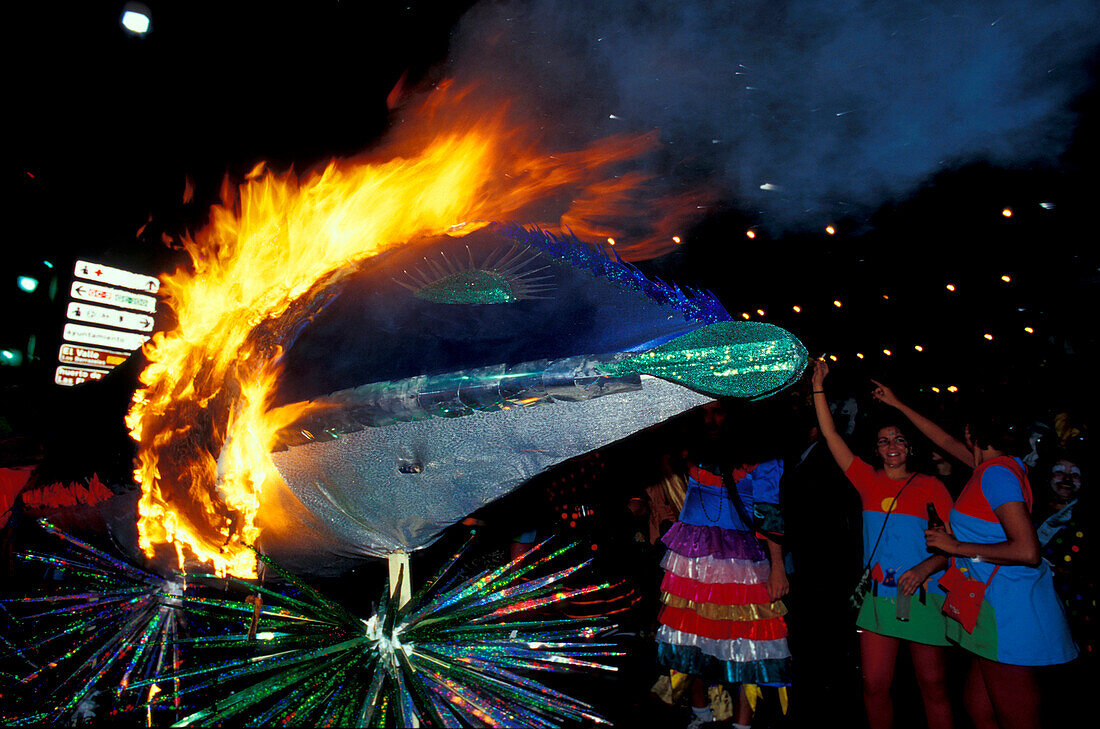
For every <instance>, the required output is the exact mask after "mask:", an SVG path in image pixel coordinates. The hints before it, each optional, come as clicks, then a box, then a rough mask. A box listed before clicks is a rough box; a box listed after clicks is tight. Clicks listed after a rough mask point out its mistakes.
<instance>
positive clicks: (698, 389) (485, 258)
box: [257, 224, 807, 573]
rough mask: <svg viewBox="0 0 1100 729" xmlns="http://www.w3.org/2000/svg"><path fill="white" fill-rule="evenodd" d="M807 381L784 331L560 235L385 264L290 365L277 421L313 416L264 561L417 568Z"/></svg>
mask: <svg viewBox="0 0 1100 729" xmlns="http://www.w3.org/2000/svg"><path fill="white" fill-rule="evenodd" d="M806 364H807V354H806V349H805V348H804V347H803V346H802V344H801V343H800V342H799V341H798V339H797V338H795V337H794V336H793V335H791V334H790V333H789V332H787V331H785V330H784V329H782V328H780V327H777V326H773V325H770V324H766V323H759V322H741V321H737V322H735V321H733V320H732V318H731V317H730V315H729V314H728V313H727V312H726V311H725V309H724V308H723V307H722V305H721V304H720V303H719V301H718V300H717V298H716V297H715V296H714V295H713V294H711V293H709V292H705V291H698V290H692V289H682V288H680V287H678V286H676V285H673V284H667V283H665V282H663V281H660V280H655V279H651V278H648V277H647V276H645V275H644V274H643V273H642V272H641V271H640V270H638V269H637V268H636V267H634V266H632V265H630V264H628V263H625V262H623V261H622V260H621V259H620V258H619V257H618V256H617V255H614V254H610V255H609V254H608V253H606V252H604V251H603V250H601V249H599V248H597V247H595V246H592V245H589V244H586V243H584V242H582V241H580V240H578V239H577V238H576V237H574V236H572V235H569V234H566V235H560V236H559V235H554V234H551V233H548V232H545V231H542V230H540V229H536V228H525V227H522V226H519V225H515V224H510V225H490V226H488V227H485V228H483V229H481V230H478V231H476V232H474V233H471V234H469V235H466V236H464V237H461V238H451V237H441V238H439V239H433V240H428V241H421V242H419V243H416V244H413V245H410V246H406V247H404V248H401V249H398V250H394V251H391V252H388V253H386V254H383V255H380V256H377V257H375V258H373V259H370V260H369V261H368V262H367V263H366V264H365V265H363V267H362V268H361V269H360V270H359V271H358V272H357V273H356V274H355V275H354V276H351V277H348V278H346V279H345V280H344V281H343V282H342V283H341V284H340V290H339V293H338V294H337V295H335V296H334V297H333V298H331V300H330V302H329V303H328V304H327V305H326V306H325V307H324V308H323V310H321V311H320V312H319V313H318V314H317V315H316V316H314V317H313V318H312V321H310V322H309V324H308V326H304V327H303V328H302V331H301V332H300V333H298V335H297V337H296V339H295V340H294V341H293V343H292V344H291V345H290V346H289V347H288V349H287V351H286V354H285V356H284V359H283V365H284V376H283V377H282V378H281V379H280V383H279V386H278V390H277V393H276V398H277V403H276V404H288V403H304V402H307V401H308V402H309V404H310V405H311V407H310V408H308V412H309V414H308V415H306V416H304V417H303V418H302V419H300V420H298V421H297V422H294V423H293V424H292V425H291V426H289V427H286V428H284V429H283V430H282V431H281V432H280V434H279V439H278V441H279V442H278V445H277V447H276V450H275V452H274V453H272V456H271V458H272V460H273V462H274V464H275V466H276V467H277V469H278V471H279V473H280V474H281V476H282V478H283V480H284V481H285V489H283V488H282V487H280V490H279V493H274V494H268V495H267V499H268V500H269V501H270V502H271V506H272V507H273V508H270V509H267V508H262V509H261V510H260V512H259V517H258V522H257V524H258V526H260V527H261V530H262V537H261V547H262V548H263V549H264V551H266V552H268V553H269V554H272V555H274V556H275V557H276V558H277V559H279V560H281V561H282V562H283V563H284V564H287V565H288V566H290V567H291V568H292V569H294V570H295V571H301V572H307V573H321V572H325V571H326V569H327V568H328V567H329V566H335V565H336V564H339V563H340V562H342V561H344V560H346V559H348V558H352V559H354V558H362V557H371V556H373V557H386V556H392V555H393V554H395V553H410V552H413V551H415V550H418V549H421V548H423V547H426V546H428V545H430V544H431V543H432V542H433V541H435V540H436V539H437V538H438V537H439V536H440V535H441V534H442V532H443V531H444V530H445V529H446V528H447V527H448V526H450V525H452V524H454V523H455V522H457V521H459V520H461V519H463V518H464V517H466V516H468V515H469V514H471V513H472V512H474V511H475V510H477V509H478V508H480V507H481V506H483V505H485V504H487V503H489V502H491V501H493V500H495V499H497V498H500V497H502V496H504V495H505V494H507V493H509V492H511V491H513V490H514V489H516V488H518V487H519V486H520V485H522V484H523V483H524V482H526V481H528V480H529V479H531V478H532V477H533V476H535V475H537V474H538V473H540V472H542V471H544V470H546V469H548V468H551V467H552V466H554V465H555V464H558V463H561V462H562V461H565V460H567V459H569V458H572V457H575V456H578V455H581V454H584V453H587V452H589V451H592V450H595V449H598V448H601V447H603V446H605V445H607V444H610V443H612V442H615V441H618V440H620V439H623V438H625V437H627V436H629V435H631V434H632V433H635V432H637V431H639V430H641V429H644V428H646V427H648V426H651V425H654V424H656V423H659V422H661V421H663V420H666V419H668V418H670V417H672V416H675V415H677V414H679V413H681V412H683V411H685V410H688V409H690V408H692V407H695V406H698V405H701V404H703V403H706V402H708V401H711V400H713V399H715V398H716V397H739V398H749V399H760V398H764V397H768V396H769V395H771V394H773V393H775V392H778V391H779V390H782V389H783V388H785V387H787V386H788V385H790V384H792V383H793V382H795V381H796V380H797V379H798V378H799V377H800V375H801V374H802V372H803V370H804V369H805V367H806ZM275 506H278V508H274V507H275Z"/></svg>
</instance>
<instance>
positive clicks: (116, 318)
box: [66, 301, 153, 332]
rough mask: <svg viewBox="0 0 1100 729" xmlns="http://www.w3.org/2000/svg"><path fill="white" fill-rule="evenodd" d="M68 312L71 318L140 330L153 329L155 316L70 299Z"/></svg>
mask: <svg viewBox="0 0 1100 729" xmlns="http://www.w3.org/2000/svg"><path fill="white" fill-rule="evenodd" d="M66 313H67V314H68V317H69V318H70V319H73V320H75V321H90V322H94V323H96V324H103V325H106V326H109V327H118V328H120V329H133V330H135V331H139V332H151V331H153V317H151V316H149V315H148V314H134V313H132V312H129V311H119V310H118V309H107V308H105V307H102V306H96V305H94V304H84V303H81V302H79V301H70V302H69V308H68V309H67V311H66Z"/></svg>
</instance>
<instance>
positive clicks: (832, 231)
mask: <svg viewBox="0 0 1100 729" xmlns="http://www.w3.org/2000/svg"><path fill="white" fill-rule="evenodd" d="M825 232H826V233H828V234H829V235H836V228H834V227H833V226H831V225H826V226H825Z"/></svg>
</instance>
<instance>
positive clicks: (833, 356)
mask: <svg viewBox="0 0 1100 729" xmlns="http://www.w3.org/2000/svg"><path fill="white" fill-rule="evenodd" d="M829 359H831V360H832V361H834V362H836V355H835V354H830V355H829Z"/></svg>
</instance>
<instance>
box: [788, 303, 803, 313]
mask: <svg viewBox="0 0 1100 729" xmlns="http://www.w3.org/2000/svg"><path fill="white" fill-rule="evenodd" d="M791 311H793V312H794V313H795V314H800V313H802V307H801V306H798V305H795V306H792V307H791Z"/></svg>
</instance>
